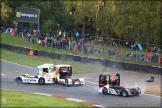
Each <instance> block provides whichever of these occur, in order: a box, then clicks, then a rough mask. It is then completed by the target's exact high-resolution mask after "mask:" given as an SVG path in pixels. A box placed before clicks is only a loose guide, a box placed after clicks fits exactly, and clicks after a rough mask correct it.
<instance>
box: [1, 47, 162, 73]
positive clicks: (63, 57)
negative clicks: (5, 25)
mask: <svg viewBox="0 0 162 108" xmlns="http://www.w3.org/2000/svg"><path fill="white" fill-rule="evenodd" d="M0 47H1V48H3V49H7V50H11V51H14V52H18V53H22V54H27V55H29V51H30V50H31V49H30V48H24V47H20V46H15V45H8V44H0ZM34 55H35V56H39V57H47V58H51V59H58V60H65V61H75V62H80V63H89V64H93V65H100V66H105V67H109V68H115V69H123V70H132V71H140V72H147V73H155V74H160V75H162V68H161V67H153V66H147V65H140V64H131V63H123V62H116V61H110V60H107V59H103V58H102V59H95V58H87V57H82V56H76V55H67V54H58V53H53V52H46V51H38V50H34Z"/></svg>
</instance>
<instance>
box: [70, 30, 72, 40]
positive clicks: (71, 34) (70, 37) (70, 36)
mask: <svg viewBox="0 0 162 108" xmlns="http://www.w3.org/2000/svg"><path fill="white" fill-rule="evenodd" d="M71 35H72V34H71V31H70V32H69V39H70V40H71Z"/></svg>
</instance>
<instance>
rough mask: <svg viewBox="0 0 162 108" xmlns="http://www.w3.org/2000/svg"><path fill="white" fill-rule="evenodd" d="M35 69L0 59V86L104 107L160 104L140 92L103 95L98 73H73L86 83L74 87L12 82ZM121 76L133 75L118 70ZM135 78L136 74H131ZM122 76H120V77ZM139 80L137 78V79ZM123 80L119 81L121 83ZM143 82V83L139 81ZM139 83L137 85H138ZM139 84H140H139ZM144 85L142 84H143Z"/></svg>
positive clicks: (158, 99) (152, 97)
mask: <svg viewBox="0 0 162 108" xmlns="http://www.w3.org/2000/svg"><path fill="white" fill-rule="evenodd" d="M36 71H37V69H36V68H35V69H34V68H30V67H26V66H22V65H18V64H15V63H10V62H7V61H3V60H1V88H2V89H3V88H5V89H16V90H25V91H31V92H39V93H46V94H55V95H61V96H65V97H71V98H76V99H80V100H85V101H90V102H94V103H97V104H101V105H103V106H105V107H115V106H116V107H119V106H123V107H133V106H134V107H139V106H140V107H150V108H152V107H155V106H156V107H159V106H161V98H159V97H156V96H150V95H145V94H141V95H139V96H135V97H121V96H114V95H103V94H100V93H98V85H97V83H98V76H99V74H100V72H98V73H85V74H74V75H73V77H76V78H80V77H83V78H85V81H86V84H85V85H83V86H75V87H66V86H64V85H59V84H51V85H39V84H16V83H15V82H14V78H15V77H17V76H19V75H21V74H25V73H28V74H30V75H35V74H36ZM120 74H121V76H122V75H123V76H125V75H127V76H128V81H129V76H131V75H134V73H130V74H129V73H128V72H120ZM133 77H134V78H137V76H133ZM121 78H122V77H121ZM138 80H139V79H138ZM122 84H124V82H122V81H121V85H122ZM140 84H144V83H140ZM140 84H139V85H140ZM140 86H141V85H140ZM143 87H144V86H143Z"/></svg>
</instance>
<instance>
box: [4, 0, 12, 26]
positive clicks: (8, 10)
mask: <svg viewBox="0 0 162 108" xmlns="http://www.w3.org/2000/svg"><path fill="white" fill-rule="evenodd" d="M11 13H12V9H11V8H10V7H8V6H7V5H6V4H5V3H4V2H1V21H2V22H5V23H7V22H8V20H9V17H10V14H11Z"/></svg>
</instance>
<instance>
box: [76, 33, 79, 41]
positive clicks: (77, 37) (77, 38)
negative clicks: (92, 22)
mask: <svg viewBox="0 0 162 108" xmlns="http://www.w3.org/2000/svg"><path fill="white" fill-rule="evenodd" d="M75 36H76V41H77V44H78V40H79V33H78V32H76V33H75Z"/></svg>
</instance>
